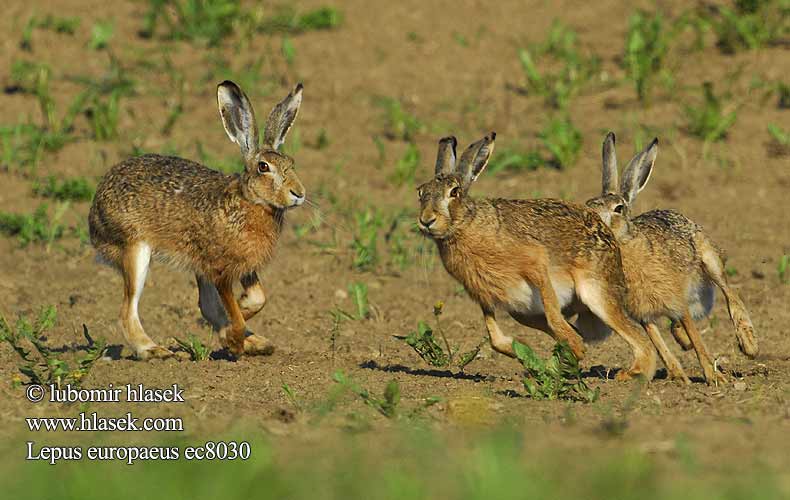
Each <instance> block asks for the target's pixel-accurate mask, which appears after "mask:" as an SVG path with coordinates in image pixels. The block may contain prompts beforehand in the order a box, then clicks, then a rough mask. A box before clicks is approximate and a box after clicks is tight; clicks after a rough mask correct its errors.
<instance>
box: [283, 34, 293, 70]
mask: <svg viewBox="0 0 790 500" xmlns="http://www.w3.org/2000/svg"><path fill="white" fill-rule="evenodd" d="M281 47H282V53H283V58H284V59H285V62H286V63H287V64H288V66H293V64H294V62H295V61H296V47H294V43H293V41H291V39H290V38H288V37H287V36H284V37H283V40H282V46H281Z"/></svg>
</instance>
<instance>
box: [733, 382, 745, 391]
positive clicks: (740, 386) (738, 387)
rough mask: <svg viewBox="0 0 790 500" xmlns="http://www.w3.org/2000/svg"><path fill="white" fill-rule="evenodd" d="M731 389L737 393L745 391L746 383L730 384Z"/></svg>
mask: <svg viewBox="0 0 790 500" xmlns="http://www.w3.org/2000/svg"><path fill="white" fill-rule="evenodd" d="M732 388H733V389H735V390H736V391H738V392H743V391H745V390H746V382H741V381H738V382H735V383H734V384H732Z"/></svg>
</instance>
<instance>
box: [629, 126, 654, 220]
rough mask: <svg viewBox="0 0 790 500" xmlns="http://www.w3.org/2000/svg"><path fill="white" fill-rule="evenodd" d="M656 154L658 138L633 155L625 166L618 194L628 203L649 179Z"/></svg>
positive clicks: (631, 201) (630, 202) (632, 200)
mask: <svg viewBox="0 0 790 500" xmlns="http://www.w3.org/2000/svg"><path fill="white" fill-rule="evenodd" d="M657 155H658V139H657V138H656V139H653V141H652V142H651V143H650V144H649V145H648V146H647V148H645V150H644V151H642V152H641V153H639V154H638V155H636V156H634V157H633V159H631V161H630V162H628V166H627V167H625V170H624V171H623V181H622V183H621V184H620V194H621V195H623V198H625V201H626V202H628V204H629V205H630V204H632V203H633V202H634V200H635V199H636V195H637V194H638V193H639V192H640V191H642V190H643V189H644V188H645V185H647V181H648V180H650V174H651V173H653V165H654V164H655V162H656V156H657Z"/></svg>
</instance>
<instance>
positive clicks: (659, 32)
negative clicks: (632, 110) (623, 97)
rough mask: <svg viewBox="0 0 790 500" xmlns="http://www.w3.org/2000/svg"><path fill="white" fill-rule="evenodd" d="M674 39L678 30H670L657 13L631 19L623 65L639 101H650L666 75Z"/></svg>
mask: <svg viewBox="0 0 790 500" xmlns="http://www.w3.org/2000/svg"><path fill="white" fill-rule="evenodd" d="M675 36H676V32H675V29H674V28H670V27H668V26H667V25H666V23H665V22H664V17H663V16H662V15H661V14H660V13H658V12H656V13H654V14H652V15H651V14H648V13H647V12H644V11H639V12H637V13H635V14H633V15H631V17H630V19H629V20H628V34H627V35H626V41H625V57H624V58H623V65H624V66H625V69H626V71H627V74H628V78H629V79H631V81H633V83H634V86H635V88H636V95H637V97H638V98H639V100H640V101H642V102H645V101H647V100H648V97H649V95H650V90H651V88H652V86H653V84H654V82H655V79H656V77H657V76H658V75H660V74H662V72H664V70H665V68H664V65H665V61H666V58H667V55H668V53H669V47H670V44H671V41H672V39H674V38H675ZM664 76H667V74H666V73H665V74H664Z"/></svg>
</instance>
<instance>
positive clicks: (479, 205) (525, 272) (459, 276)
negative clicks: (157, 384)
mask: <svg viewBox="0 0 790 500" xmlns="http://www.w3.org/2000/svg"><path fill="white" fill-rule="evenodd" d="M495 137H496V135H495V134H494V133H493V132H492V133H491V134H490V135H489V136H486V137H484V138H483V139H482V140H480V141H478V142H476V143H474V144H472V145H471V146H469V148H468V149H467V150H466V151H465V152H464V153H463V155H462V156H461V158H460V160H459V161H458V162H457V163H458V164H457V165H456V151H455V149H456V145H457V142H456V140H455V138H454V137H447V138H444V139H442V140H441V141H439V153H438V159H437V161H436V173H435V176H434V178H433V179H432V180H431V181H429V182H427V183H425V184H423V185H422V186H420V187H419V190H418V194H419V198H420V212H419V221H418V224H419V228H420V230H421V231H422V232H423V233H424V234H425V235H427V236H428V237H430V238H431V239H433V240H434V241H435V242H436V245H437V247H438V249H439V254H440V255H441V258H442V262H443V263H444V267H445V269H447V271H448V272H449V273H450V275H452V276H453V277H454V278H455V279H456V280H458V281H459V282H460V283H461V284H462V285H463V286H464V288H465V289H466V291H467V292H468V293H469V295H470V296H471V297H472V298H473V299H474V300H475V302H477V303H478V304H479V305H480V308H481V309H482V312H483V316H484V319H485V323H486V328H487V330H488V334H489V336H490V339H491V346H492V347H493V348H494V349H495V350H496V351H498V352H500V353H503V354H506V355H508V356H511V357H512V356H514V354H515V353H514V352H513V347H512V343H513V339H512V338H511V337H509V336H507V335H505V334H504V333H503V332H502V331H501V330H500V329H499V326H498V325H497V323H496V317H495V310H496V309H497V308H498V307H501V308H504V309H505V310H506V311H507V312H508V313H510V315H511V316H513V317H514V318H515V319H516V320H517V321H519V322H520V323H522V324H524V325H527V326H530V327H534V328H539V329H541V330H543V331H545V332H547V333H549V334H550V335H552V336H553V337H554V338H555V339H557V340H564V341H567V342H568V344H569V345H570V347H571V349H572V350H573V352H574V354H575V355H576V356H577V357H578V358H582V357H583V355H584V343H583V341H582V338H581V337H580V336H579V334H578V333H577V332H576V331H575V330H574V328H573V327H572V326H571V325H570V324H569V323H568V322H567V321H566V319H565V317H564V316H563V314H564V312H566V311H569V310H572V309H573V310H576V311H580V310H587V308H589V311H591V312H592V314H594V315H595V316H597V318H598V319H600V321H602V322H603V323H605V324H606V325H608V326H609V327H610V328H611V329H613V330H614V331H616V332H617V333H618V334H620V336H622V337H623V339H625V341H626V342H628V344H629V345H630V347H631V349H632V350H633V354H634V363H633V365H632V366H631V367H630V369H628V370H622V371H620V372H619V373H618V378H620V379H628V378H631V376H635V375H642V376H644V377H646V378H647V379H648V380H650V379H652V378H653V375H654V374H655V370H656V351H655V349H654V348H653V346H652V345H651V344H650V342H649V341H648V339H647V338H646V337H645V335H644V332H643V330H642V328H641V327H640V326H639V324H638V323H636V322H635V321H634V320H632V319H631V318H630V317H629V316H628V315H627V313H626V311H625V300H626V297H625V293H626V287H625V278H624V276H623V271H622V268H621V264H620V254H619V249H618V246H617V242H616V240H615V237H614V235H613V234H612V231H611V230H610V229H609V228H608V227H607V226H606V225H605V224H604V223H603V222H602V221H601V219H600V217H598V215H597V214H596V213H595V212H594V211H592V210H590V209H588V208H586V207H584V206H581V205H576V204H572V203H566V202H564V201H560V200H551V199H543V200H504V199H474V198H471V197H470V196H469V195H468V192H469V188H470V186H471V184H472V183H473V182H474V181H475V179H477V177H478V176H479V175H480V173H481V172H482V171H483V169H484V168H485V167H486V165H487V164H488V160H489V158H490V156H491V153H492V152H493V149H494V139H495ZM564 310H565V311H564Z"/></svg>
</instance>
